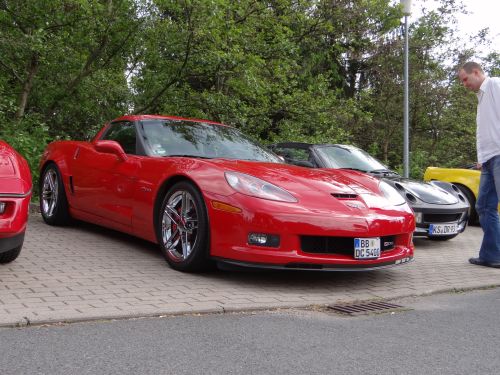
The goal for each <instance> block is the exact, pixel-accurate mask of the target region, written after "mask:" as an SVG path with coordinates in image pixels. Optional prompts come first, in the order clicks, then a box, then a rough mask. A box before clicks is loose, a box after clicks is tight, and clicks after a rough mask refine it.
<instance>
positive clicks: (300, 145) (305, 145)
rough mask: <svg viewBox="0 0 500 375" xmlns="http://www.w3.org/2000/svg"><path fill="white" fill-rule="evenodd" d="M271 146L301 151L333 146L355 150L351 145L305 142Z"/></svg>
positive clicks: (281, 143)
mask: <svg viewBox="0 0 500 375" xmlns="http://www.w3.org/2000/svg"><path fill="white" fill-rule="evenodd" d="M271 146H276V147H295V148H302V149H308V148H311V147H326V146H334V147H344V148H357V147H356V146H352V145H342V144H338V143H306V142H279V143H275V144H273V145H271Z"/></svg>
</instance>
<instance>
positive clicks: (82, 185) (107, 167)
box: [72, 121, 140, 228]
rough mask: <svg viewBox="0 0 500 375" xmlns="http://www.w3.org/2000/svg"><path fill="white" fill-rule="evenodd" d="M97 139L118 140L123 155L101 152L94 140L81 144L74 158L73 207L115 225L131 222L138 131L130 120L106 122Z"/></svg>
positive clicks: (128, 224)
mask: <svg viewBox="0 0 500 375" xmlns="http://www.w3.org/2000/svg"><path fill="white" fill-rule="evenodd" d="M100 140H111V141H115V142H118V143H119V144H120V145H121V147H122V148H123V150H124V152H125V154H126V158H125V159H123V158H120V157H118V156H117V155H116V154H114V153H109V152H100V151H98V150H97V149H96V145H95V144H94V143H89V144H88V146H87V147H80V148H79V149H78V150H77V151H76V152H75V155H74V158H73V161H72V162H73V166H72V171H73V176H72V184H73V194H74V197H73V198H74V199H73V201H74V207H75V208H77V209H79V210H82V211H86V212H89V213H92V214H94V215H97V216H99V217H101V218H104V219H106V220H108V221H109V223H110V224H113V223H114V224H115V226H118V227H119V228H120V226H126V227H130V226H131V219H132V213H133V207H134V198H135V191H136V189H135V185H136V181H137V172H138V170H139V165H140V157H139V156H137V155H136V150H137V146H136V143H137V132H136V128H135V124H134V123H133V122H129V121H121V122H115V123H112V124H110V125H109V127H108V128H107V129H106V131H105V132H104V133H103V135H102V136H101V138H100Z"/></svg>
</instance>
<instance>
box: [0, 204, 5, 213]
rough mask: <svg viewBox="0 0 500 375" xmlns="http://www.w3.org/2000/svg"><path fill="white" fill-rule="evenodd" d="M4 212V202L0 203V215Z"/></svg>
mask: <svg viewBox="0 0 500 375" xmlns="http://www.w3.org/2000/svg"><path fill="white" fill-rule="evenodd" d="M4 211H5V203H4V202H0V214H3V213H4Z"/></svg>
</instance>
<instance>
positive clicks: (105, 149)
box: [94, 141, 128, 161]
mask: <svg viewBox="0 0 500 375" xmlns="http://www.w3.org/2000/svg"><path fill="white" fill-rule="evenodd" d="M94 147H95V149H96V151H97V152H102V153H105V154H114V155H116V156H117V157H118V159H119V160H121V161H125V160H127V159H128V157H127V154H125V151H123V148H122V146H120V144H119V143H118V142H116V141H96V142H95V143H94Z"/></svg>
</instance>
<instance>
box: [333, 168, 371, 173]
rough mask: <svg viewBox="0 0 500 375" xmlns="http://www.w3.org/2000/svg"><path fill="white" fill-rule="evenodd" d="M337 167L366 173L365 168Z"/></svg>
mask: <svg viewBox="0 0 500 375" xmlns="http://www.w3.org/2000/svg"><path fill="white" fill-rule="evenodd" d="M339 169H347V170H349V171H358V172H363V173H366V172H367V171H366V170H365V169H359V168H349V167H344V168H339Z"/></svg>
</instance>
